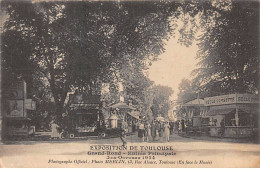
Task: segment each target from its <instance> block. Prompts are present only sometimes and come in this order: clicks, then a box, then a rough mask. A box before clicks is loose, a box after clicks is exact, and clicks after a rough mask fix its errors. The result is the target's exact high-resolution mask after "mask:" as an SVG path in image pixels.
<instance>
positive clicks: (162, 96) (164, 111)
mask: <svg viewBox="0 0 260 171" xmlns="http://www.w3.org/2000/svg"><path fill="white" fill-rule="evenodd" d="M152 92H153V105H152V107H151V109H152V112H153V115H154V117H157V116H158V115H161V116H163V117H167V116H168V111H169V109H170V96H171V95H172V94H173V90H172V88H170V87H168V86H162V85H156V86H154V87H153V88H152Z"/></svg>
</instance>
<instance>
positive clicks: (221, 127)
mask: <svg viewBox="0 0 260 171" xmlns="http://www.w3.org/2000/svg"><path fill="white" fill-rule="evenodd" d="M224 134H225V122H224V119H222V120H221V121H220V130H219V135H220V137H221V138H223V136H224Z"/></svg>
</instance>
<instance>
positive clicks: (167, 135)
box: [164, 122, 170, 141]
mask: <svg viewBox="0 0 260 171" xmlns="http://www.w3.org/2000/svg"><path fill="white" fill-rule="evenodd" d="M164 137H165V140H166V141H170V125H169V122H165V124H164Z"/></svg>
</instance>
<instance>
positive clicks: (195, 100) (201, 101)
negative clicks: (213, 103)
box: [183, 99, 204, 106]
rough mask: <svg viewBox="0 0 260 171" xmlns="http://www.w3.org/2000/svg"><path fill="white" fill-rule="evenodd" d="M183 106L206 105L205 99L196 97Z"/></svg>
mask: <svg viewBox="0 0 260 171" xmlns="http://www.w3.org/2000/svg"><path fill="white" fill-rule="evenodd" d="M183 106H204V100H203V99H194V100H191V101H189V102H187V103H185V104H184V105H183Z"/></svg>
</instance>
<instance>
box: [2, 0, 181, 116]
mask: <svg viewBox="0 0 260 171" xmlns="http://www.w3.org/2000/svg"><path fill="white" fill-rule="evenodd" d="M1 5H2V7H3V8H4V9H5V10H6V12H7V14H8V15H9V17H8V19H7V21H6V22H5V24H4V30H3V35H2V36H3V39H2V40H3V44H2V47H3V48H2V50H3V54H2V56H3V64H4V67H3V68H4V69H5V71H6V72H8V71H7V70H9V71H11V72H13V73H15V74H16V75H17V76H18V75H19V76H21V77H22V78H25V80H26V81H27V82H28V83H29V84H28V85H29V87H34V88H37V87H35V85H34V84H33V81H32V80H34V79H36V80H44V81H45V82H44V83H45V86H46V88H47V87H48V88H49V89H50V92H51V94H52V97H53V100H54V103H55V114H56V116H57V118H60V117H61V115H62V113H63V109H64V105H65V100H66V98H67V94H68V93H69V92H70V91H74V90H75V89H80V90H81V91H88V92H92V89H93V88H97V86H98V88H100V85H101V84H100V82H104V83H107V82H110V81H111V80H115V77H117V74H118V73H119V72H120V71H122V70H123V66H124V65H125V62H126V63H132V64H133V63H135V64H139V66H143V65H144V64H145V63H147V62H148V63H149V61H152V60H155V59H156V58H157V56H158V55H159V54H161V53H162V52H163V51H164V48H163V45H164V43H163V40H164V39H167V38H168V37H169V35H170V31H171V30H172V28H171V27H170V24H169V23H170V21H169V20H168V17H169V16H172V13H171V11H173V9H175V8H177V6H174V5H172V6H171V7H170V8H169V7H167V3H159V2H149V3H148V2H123V3H118V2H55V3H53V2H49V3H47V2H41V3H31V2H9V1H4V2H2V4H1ZM13 43H16V45H17V46H16V49H15V50H16V51H13V49H12V47H13ZM14 52H15V53H14ZM14 60H16V61H17V60H18V61H19V63H18V65H17V63H15V62H13V61H14ZM58 120H59V119H58Z"/></svg>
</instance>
